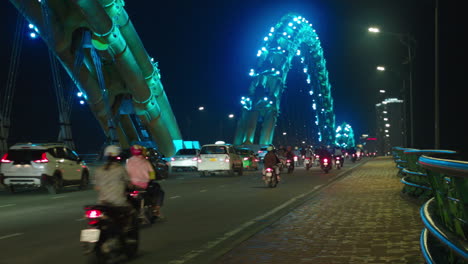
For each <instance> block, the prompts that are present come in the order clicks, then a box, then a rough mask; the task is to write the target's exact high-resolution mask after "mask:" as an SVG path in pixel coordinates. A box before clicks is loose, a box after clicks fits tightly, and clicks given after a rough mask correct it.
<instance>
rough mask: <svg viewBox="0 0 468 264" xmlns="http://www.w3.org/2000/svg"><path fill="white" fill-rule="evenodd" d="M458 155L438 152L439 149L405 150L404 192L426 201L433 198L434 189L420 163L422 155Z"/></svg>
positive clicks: (445, 151)
mask: <svg viewBox="0 0 468 264" xmlns="http://www.w3.org/2000/svg"><path fill="white" fill-rule="evenodd" d="M451 154H456V151H452V150H437V149H405V150H404V151H403V159H404V160H405V163H404V168H403V169H402V177H401V180H400V181H401V182H402V183H404V184H405V185H404V186H403V190H402V192H403V193H405V194H407V195H409V196H412V197H415V198H417V199H420V200H423V201H426V200H428V199H429V198H431V197H432V196H433V194H432V187H431V184H430V182H429V179H428V177H427V174H426V171H425V170H424V168H423V167H422V166H421V165H420V164H419V163H418V159H419V157H420V156H421V155H451Z"/></svg>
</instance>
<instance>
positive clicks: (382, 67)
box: [377, 66, 385, 71]
mask: <svg viewBox="0 0 468 264" xmlns="http://www.w3.org/2000/svg"><path fill="white" fill-rule="evenodd" d="M377 70H378V71H385V67H384V66H377Z"/></svg>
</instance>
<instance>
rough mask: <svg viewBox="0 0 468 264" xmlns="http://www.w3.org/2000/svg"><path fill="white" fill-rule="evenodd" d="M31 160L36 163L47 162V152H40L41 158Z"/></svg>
mask: <svg viewBox="0 0 468 264" xmlns="http://www.w3.org/2000/svg"><path fill="white" fill-rule="evenodd" d="M33 162H36V163H47V162H49V160H48V159H47V153H45V152H44V153H42V155H41V159H39V160H33Z"/></svg>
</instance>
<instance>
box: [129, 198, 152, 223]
mask: <svg viewBox="0 0 468 264" xmlns="http://www.w3.org/2000/svg"><path fill="white" fill-rule="evenodd" d="M146 195H147V192H146V191H141V190H133V191H131V192H130V193H129V196H130V198H129V202H130V203H131V204H132V205H133V207H134V208H135V210H137V214H138V222H139V224H140V225H151V224H154V221H155V217H154V216H153V207H152V204H151V203H150V202H149V200H150V199H148V198H147V197H146Z"/></svg>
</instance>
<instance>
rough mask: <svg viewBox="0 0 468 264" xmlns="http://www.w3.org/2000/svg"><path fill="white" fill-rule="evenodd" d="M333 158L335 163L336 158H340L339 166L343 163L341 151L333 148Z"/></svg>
mask: <svg viewBox="0 0 468 264" xmlns="http://www.w3.org/2000/svg"><path fill="white" fill-rule="evenodd" d="M333 156H334V157H335V161H336V157H340V158H341V163H342V164H341V165H343V163H344V159H343V152H342V151H341V149H340V148H339V147H335V151H334V154H333Z"/></svg>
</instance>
